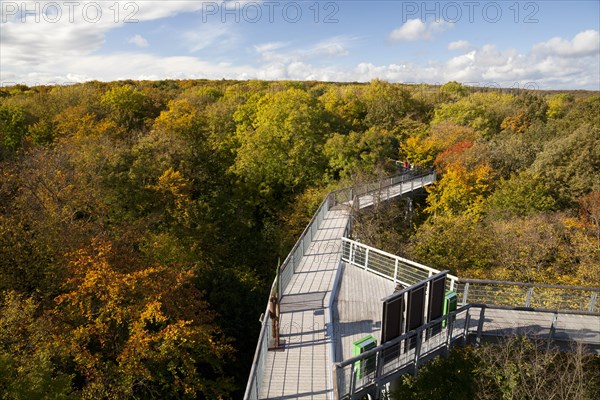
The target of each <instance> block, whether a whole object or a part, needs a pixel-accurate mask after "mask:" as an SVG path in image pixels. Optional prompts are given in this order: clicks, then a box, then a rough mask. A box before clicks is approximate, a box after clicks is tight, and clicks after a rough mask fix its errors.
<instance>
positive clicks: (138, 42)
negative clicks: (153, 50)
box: [127, 35, 149, 47]
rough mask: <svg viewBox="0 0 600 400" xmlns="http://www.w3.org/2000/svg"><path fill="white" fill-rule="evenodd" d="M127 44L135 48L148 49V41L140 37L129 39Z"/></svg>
mask: <svg viewBox="0 0 600 400" xmlns="http://www.w3.org/2000/svg"><path fill="white" fill-rule="evenodd" d="M127 43H131V44H134V45H136V46H137V47H148V46H149V44H148V41H147V40H146V39H145V38H144V37H143V36H142V35H135V36H133V37H130V38H129V40H128V41H127Z"/></svg>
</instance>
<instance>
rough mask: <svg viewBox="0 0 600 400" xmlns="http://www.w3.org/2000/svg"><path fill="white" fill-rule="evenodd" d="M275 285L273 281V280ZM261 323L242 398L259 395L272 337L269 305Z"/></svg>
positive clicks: (255, 397)
mask: <svg viewBox="0 0 600 400" xmlns="http://www.w3.org/2000/svg"><path fill="white" fill-rule="evenodd" d="M273 285H275V282H273ZM261 323H262V325H261V328H260V334H259V335H258V345H257V346H256V351H255V352H254V361H253V363H252V368H251V369H250V377H249V378H248V384H247V385H246V392H245V394H244V399H252V400H254V399H258V398H259V395H260V383H261V380H262V377H263V373H264V371H265V365H266V362H267V352H268V351H269V344H270V343H271V341H272V339H273V337H272V335H271V317H270V316H269V305H268V304H267V309H266V310H265V313H264V314H263V315H262V321H261Z"/></svg>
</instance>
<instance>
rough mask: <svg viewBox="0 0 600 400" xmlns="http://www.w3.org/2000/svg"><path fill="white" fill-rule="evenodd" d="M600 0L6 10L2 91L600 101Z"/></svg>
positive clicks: (44, 5)
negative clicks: (170, 84)
mask: <svg viewBox="0 0 600 400" xmlns="http://www.w3.org/2000/svg"><path fill="white" fill-rule="evenodd" d="M599 31H600V1H597V0H591V1H587V0H586V1H578V0H574V1H557V0H556V1H552V0H546V1H515V0H508V1H503V0H497V1H470V0H466V1H400V0H388V1H383V0H371V1H368V0H337V1H327V0H322V1H319V0H310V1H277V0H272V1H270V0H267V1H250V0H238V1H226V2H223V1H191V0H144V1H117V0H109V1H102V0H96V1H83V0H64V1H63V0H56V1H25V0H18V1H11V0H0V85H1V86H9V85H14V84H17V83H22V84H26V85H38V84H68V83H76V82H84V81H89V80H100V81H112V80H123V79H135V80H137V79H152V80H157V79H197V78H205V79H223V78H225V79H266V80H282V79H291V80H321V81H343V82H354V81H359V82H368V81H370V80H372V79H375V78H379V79H383V80H387V81H390V82H403V83H431V84H436V83H438V84H439V83H445V82H448V81H459V82H462V83H465V84H467V85H477V86H487V87H503V88H510V87H512V88H530V89H544V90H547V89H589V90H600V33H599Z"/></svg>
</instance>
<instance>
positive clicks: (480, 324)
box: [475, 304, 485, 345]
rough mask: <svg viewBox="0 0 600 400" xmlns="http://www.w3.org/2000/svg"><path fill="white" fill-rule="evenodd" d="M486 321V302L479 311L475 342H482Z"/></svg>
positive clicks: (477, 343)
mask: <svg viewBox="0 0 600 400" xmlns="http://www.w3.org/2000/svg"><path fill="white" fill-rule="evenodd" d="M484 321H485V304H484V305H483V306H481V311H479V321H477V336H476V337H475V344H476V345H479V343H480V342H481V334H482V333H483V323H484Z"/></svg>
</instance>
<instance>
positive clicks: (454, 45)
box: [448, 40, 471, 50]
mask: <svg viewBox="0 0 600 400" xmlns="http://www.w3.org/2000/svg"><path fill="white" fill-rule="evenodd" d="M470 48H471V44H470V43H469V42H467V41H466V40H457V41H455V42H450V43H448V50H469V49H470Z"/></svg>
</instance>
